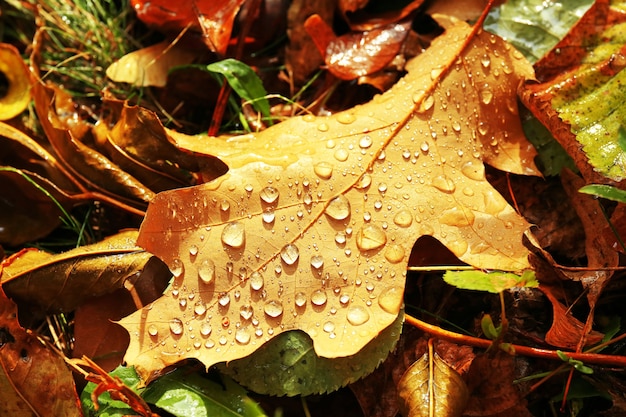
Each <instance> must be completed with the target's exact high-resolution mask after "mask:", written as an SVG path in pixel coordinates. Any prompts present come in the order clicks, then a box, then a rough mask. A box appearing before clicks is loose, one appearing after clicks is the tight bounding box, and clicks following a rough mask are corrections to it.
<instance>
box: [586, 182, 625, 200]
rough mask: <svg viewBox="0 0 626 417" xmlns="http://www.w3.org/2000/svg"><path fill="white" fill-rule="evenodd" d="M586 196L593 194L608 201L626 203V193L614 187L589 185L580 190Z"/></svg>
mask: <svg viewBox="0 0 626 417" xmlns="http://www.w3.org/2000/svg"><path fill="white" fill-rule="evenodd" d="M578 191H579V192H581V193H584V194H591V195H595V196H598V197H602V198H606V199H607V200H612V201H618V202H620V203H626V191H624V190H620V189H619V188H616V187H613V186H612V185H601V184H589V185H585V186H584V187H582V188H581V189H579V190H578Z"/></svg>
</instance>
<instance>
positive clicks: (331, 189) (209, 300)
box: [121, 23, 537, 377]
mask: <svg viewBox="0 0 626 417" xmlns="http://www.w3.org/2000/svg"><path fill="white" fill-rule="evenodd" d="M408 71H409V73H408V75H407V76H406V77H405V78H404V79H402V80H401V81H399V82H398V83H397V84H396V85H395V86H394V87H393V88H392V89H391V90H389V91H388V92H386V93H384V94H382V95H380V96H377V97H375V98H374V99H373V101H372V102H370V103H367V104H365V105H362V106H357V107H355V108H353V109H350V110H347V111H344V112H341V113H338V114H336V115H333V116H331V117H319V118H316V117H314V116H304V117H298V118H292V119H289V120H288V121H285V122H284V123H281V124H280V125H277V126H276V127H272V128H269V129H267V130H265V131H263V132H260V133H256V134H249V135H244V136H238V137H234V138H231V139H230V140H221V139H217V138H215V139H210V142H209V143H208V144H203V143H202V142H200V141H199V140H198V138H197V137H189V136H185V135H181V134H175V133H174V132H172V133H171V135H172V136H173V137H174V138H175V139H176V140H177V141H178V143H179V144H181V145H182V146H183V147H185V148H188V149H191V150H195V151H203V152H205V153H211V154H213V155H215V156H217V157H219V158H220V159H222V160H223V161H224V162H225V163H226V164H227V165H228V166H229V169H230V170H229V171H228V172H227V173H226V174H225V175H223V176H221V177H219V178H217V179H216V180H214V181H212V182H209V183H206V184H203V185H201V186H197V187H190V188H185V189H181V190H176V191H171V192H170V191H168V192H163V193H160V194H159V195H158V196H157V197H156V198H155V199H154V200H153V201H152V202H151V204H150V207H149V209H148V213H147V216H146V218H145V220H144V223H143V224H142V227H141V231H140V235H139V238H138V243H139V244H140V245H141V246H142V247H144V248H146V249H147V250H148V251H151V252H153V253H154V254H155V255H157V256H158V257H160V258H161V259H162V260H164V261H165V262H166V263H167V264H168V266H169V267H170V269H171V271H172V273H173V275H174V279H173V282H172V285H171V288H170V289H169V290H168V291H166V292H165V294H164V296H163V297H162V298H160V299H159V300H157V301H156V302H155V303H153V304H152V305H150V306H147V307H146V308H144V309H142V310H141V311H138V312H136V313H134V314H132V315H131V316H129V317H126V318H124V319H123V320H121V324H122V325H123V326H124V327H126V329H127V330H128V331H129V332H130V334H131V345H130V347H129V349H128V352H127V355H126V360H127V362H128V363H130V364H133V365H135V366H136V368H137V369H138V371H139V372H140V373H141V374H142V375H143V376H144V377H148V376H150V375H152V374H155V373H157V372H158V371H159V370H160V369H162V368H163V367H164V366H167V365H169V364H172V363H175V362H177V361H179V360H182V359H184V358H188V357H194V358H198V359H199V360H200V361H201V362H202V363H204V364H205V365H206V366H210V365H212V364H214V363H217V362H221V361H230V360H233V359H237V358H241V357H244V356H247V355H249V354H250V353H252V352H254V351H255V350H256V349H257V348H258V347H259V346H261V345H262V344H263V343H265V342H266V341H267V340H269V339H271V338H272V337H273V336H275V335H277V334H278V333H280V332H283V331H288V330H293V329H300V330H303V331H305V332H306V333H308V334H309V336H311V338H312V339H313V345H314V348H315V351H316V353H317V354H318V355H319V356H323V357H341V356H349V355H352V354H354V353H355V352H357V351H359V350H360V349H361V348H362V347H363V346H365V345H366V344H367V343H368V342H369V341H370V340H371V339H372V338H373V337H374V336H375V335H377V334H378V333H380V331H381V330H382V329H384V328H385V327H387V326H388V325H389V324H390V323H391V322H393V320H394V319H395V318H396V316H397V315H398V312H399V311H400V307H401V305H402V301H403V289H404V284H405V274H406V266H407V262H408V256H409V254H410V252H411V249H412V247H413V243H414V242H415V241H416V240H417V238H419V237H420V236H423V235H430V236H433V237H434V238H436V239H438V240H439V241H440V242H442V243H443V244H444V245H445V246H447V247H448V248H449V249H450V250H451V251H452V252H453V253H454V254H455V255H456V256H458V257H459V258H460V259H461V260H463V261H465V262H467V263H469V264H472V265H475V266H478V267H481V268H493V269H501V270H514V271H517V270H522V269H524V268H526V267H527V266H528V261H527V255H528V252H527V250H526V249H525V248H524V246H523V245H522V239H521V237H522V235H523V234H524V232H525V231H526V229H527V227H528V224H527V223H526V221H525V220H524V219H523V218H521V217H520V216H519V215H518V214H517V213H515V211H514V210H513V208H512V207H510V206H509V205H508V204H507V202H506V200H505V199H504V198H503V197H502V196H500V195H499V194H498V193H497V192H496V191H495V190H494V189H493V188H492V186H491V185H490V184H489V183H488V182H487V180H486V178H485V172H484V166H483V161H484V162H487V163H489V164H491V165H494V166H496V167H498V168H501V169H505V170H508V171H511V172H516V173H520V174H537V171H536V169H535V168H534V165H533V164H532V158H533V156H534V151H533V149H532V146H530V145H529V144H528V143H527V141H526V139H525V137H524V135H523V133H522V131H521V127H520V124H519V116H518V113H517V98H516V94H515V90H516V88H517V85H518V83H519V82H520V79H523V78H526V77H531V76H532V69H531V68H530V65H529V64H528V63H527V62H526V61H525V60H524V59H523V57H522V56H521V54H519V52H517V51H515V50H514V49H512V48H511V47H510V46H509V45H507V44H506V43H504V41H502V40H501V39H499V38H497V37H496V36H494V35H490V34H487V33H483V32H482V31H480V30H472V28H470V27H469V26H467V25H466V24H464V23H457V24H455V25H453V26H452V27H450V28H449V29H448V31H447V32H446V33H445V34H444V35H442V36H441V37H440V38H438V39H436V40H435V42H434V43H433V46H432V47H431V48H430V49H428V50H427V51H426V52H425V53H424V54H422V55H420V56H419V57H418V58H416V59H415V60H413V61H412V62H411V63H410V64H409V66H408ZM326 322H330V324H331V325H329V326H327V327H326V329H330V330H328V331H327V330H325V328H324V326H323V325H324V323H326Z"/></svg>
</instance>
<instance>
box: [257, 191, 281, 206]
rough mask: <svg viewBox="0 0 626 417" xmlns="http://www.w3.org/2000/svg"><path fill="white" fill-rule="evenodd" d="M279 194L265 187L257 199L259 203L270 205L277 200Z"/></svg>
mask: <svg viewBox="0 0 626 417" xmlns="http://www.w3.org/2000/svg"><path fill="white" fill-rule="evenodd" d="M278 196H279V192H278V190H277V189H276V188H274V187H265V188H263V189H262V190H261V192H260V193H259V198H260V199H261V201H263V202H264V203H267V204H272V203H274V202H275V201H276V200H278Z"/></svg>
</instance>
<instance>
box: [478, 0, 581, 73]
mask: <svg viewBox="0 0 626 417" xmlns="http://www.w3.org/2000/svg"><path fill="white" fill-rule="evenodd" d="M592 3H593V0H567V1H544V0H509V1H507V2H506V3H504V4H503V5H501V6H500V7H494V8H493V9H492V10H491V12H490V13H489V15H488V16H487V19H486V20H485V24H484V26H483V27H484V28H485V29H486V30H488V31H489V32H492V33H495V34H497V35H499V36H501V37H503V38H505V39H506V40H508V41H509V42H510V43H512V44H513V45H514V46H515V47H516V48H517V49H519V51H520V52H522V53H523V54H524V55H525V56H526V58H527V59H528V60H529V61H530V62H536V61H538V60H539V59H540V58H541V57H542V56H543V55H544V54H545V53H546V52H548V51H549V50H550V49H552V47H553V46H554V45H556V44H557V43H558V42H559V41H560V40H561V39H562V38H563V37H564V36H565V35H566V34H567V32H568V31H569V30H570V28H571V27H572V26H573V25H574V24H575V23H576V22H577V21H578V19H580V18H581V17H582V15H583V14H585V12H586V11H587V9H588V8H589V7H590V6H591V4H592Z"/></svg>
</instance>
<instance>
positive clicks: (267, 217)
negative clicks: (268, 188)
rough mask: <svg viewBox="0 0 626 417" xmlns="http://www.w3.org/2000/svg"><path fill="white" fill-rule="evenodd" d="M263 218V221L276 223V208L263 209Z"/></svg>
mask: <svg viewBox="0 0 626 417" xmlns="http://www.w3.org/2000/svg"><path fill="white" fill-rule="evenodd" d="M261 218H262V219H263V223H265V224H272V223H274V220H276V214H275V213H274V210H272V209H267V210H265V211H263V213H262V214H261Z"/></svg>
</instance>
